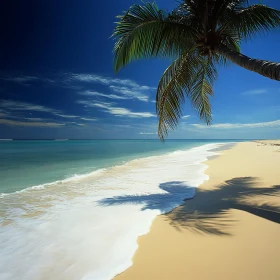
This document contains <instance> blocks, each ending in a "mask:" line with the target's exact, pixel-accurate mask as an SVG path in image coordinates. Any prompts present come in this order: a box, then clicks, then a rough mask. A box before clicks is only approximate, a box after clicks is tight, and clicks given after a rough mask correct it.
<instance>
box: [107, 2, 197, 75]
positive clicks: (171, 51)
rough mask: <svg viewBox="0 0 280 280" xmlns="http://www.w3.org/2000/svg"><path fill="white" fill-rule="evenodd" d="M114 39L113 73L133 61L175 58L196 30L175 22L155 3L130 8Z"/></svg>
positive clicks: (122, 18)
mask: <svg viewBox="0 0 280 280" xmlns="http://www.w3.org/2000/svg"><path fill="white" fill-rule="evenodd" d="M118 18H119V19H120V21H119V22H117V26H116V28H115V31H114V33H113V35H112V36H113V37H115V38H116V39H117V42H116V44H115V47H114V53H115V56H114V66H115V71H118V70H119V69H120V68H122V67H124V66H125V65H127V64H128V63H129V62H131V61H132V60H136V59H141V58H150V57H156V56H169V57H170V56H171V57H178V55H180V54H181V53H182V50H183V49H185V48H187V47H188V46H189V45H190V44H191V43H192V42H193V40H194V38H195V36H196V31H195V28H193V27H191V26H186V25H183V24H180V23H177V22H175V21H174V20H173V19H172V17H168V15H167V14H165V13H164V12H163V11H162V10H159V9H158V7H157V6H156V4H155V3H145V4H144V5H142V6H141V5H133V6H132V7H130V8H129V10H128V12H127V13H125V14H124V15H122V16H119V17H118Z"/></svg>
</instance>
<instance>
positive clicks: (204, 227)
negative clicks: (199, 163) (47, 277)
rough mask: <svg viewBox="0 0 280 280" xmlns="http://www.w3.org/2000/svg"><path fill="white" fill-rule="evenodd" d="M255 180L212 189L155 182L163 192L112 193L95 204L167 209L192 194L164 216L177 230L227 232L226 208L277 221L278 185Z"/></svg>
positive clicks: (239, 180)
mask: <svg viewBox="0 0 280 280" xmlns="http://www.w3.org/2000/svg"><path fill="white" fill-rule="evenodd" d="M257 183H258V178H256V177H241V178H233V179H231V180H227V181H225V183H223V184H221V185H218V186H216V187H215V188H214V189H211V190H205V189H200V188H197V189H195V188H192V187H188V186H186V185H185V184H184V183H183V182H180V181H173V182H165V183H162V184H160V185H159V187H160V188H161V189H162V190H164V191H165V193H162V194H150V195H149V194H147V195H132V196H131V195H127V196H116V197H112V198H106V199H103V200H101V201H99V204H100V205H103V206H112V205H120V204H141V205H142V204H143V205H144V206H143V207H142V210H147V209H158V210H160V211H161V212H167V211H170V210H171V209H172V208H173V207H174V206H176V205H178V199H180V198H182V196H184V197H194V198H193V199H187V200H186V201H185V203H184V204H183V205H182V206H180V207H178V208H176V209H174V210H173V211H171V212H170V213H168V214H167V215H165V219H166V220H167V221H168V222H169V223H170V224H171V225H172V226H174V227H175V228H176V229H177V230H183V229H188V230H190V231H192V232H195V233H198V234H214V235H231V232H230V229H231V227H233V226H234V224H235V222H237V221H235V220H233V219H232V218H231V214H230V211H229V210H230V209H238V210H242V211H246V212H248V213H251V214H253V215H256V216H258V217H261V218H264V219H267V220H269V221H272V222H276V223H280V203H272V202H271V201H272V200H271V197H275V198H278V197H280V185H275V186H271V187H265V188H263V187H256V185H257ZM194 194H195V196H194ZM278 202H279V201H278Z"/></svg>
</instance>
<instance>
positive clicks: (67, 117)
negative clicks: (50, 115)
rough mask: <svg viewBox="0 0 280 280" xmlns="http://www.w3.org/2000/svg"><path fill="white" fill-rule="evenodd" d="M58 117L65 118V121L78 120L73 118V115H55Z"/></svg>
mask: <svg viewBox="0 0 280 280" xmlns="http://www.w3.org/2000/svg"><path fill="white" fill-rule="evenodd" d="M55 115H56V116H58V117H61V118H65V119H75V118H80V116H75V115H65V114H55Z"/></svg>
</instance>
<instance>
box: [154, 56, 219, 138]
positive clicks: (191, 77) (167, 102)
mask: <svg viewBox="0 0 280 280" xmlns="http://www.w3.org/2000/svg"><path fill="white" fill-rule="evenodd" d="M216 78H217V71H216V68H215V67H214V63H213V61H212V60H211V59H207V60H205V58H204V57H202V56H199V55H197V53H196V52H191V53H187V54H183V55H181V56H180V57H179V58H178V59H176V60H175V61H174V62H173V63H172V64H171V65H170V66H169V67H168V68H167V69H166V70H165V72H164V74H163V75H162V77H161V79H160V82H159V85H158V90H157V96H156V109H157V115H158V135H159V138H160V139H161V140H162V141H163V140H164V138H165V137H166V136H167V135H168V132H169V130H171V129H172V130H173V129H175V128H176V127H177V125H178V123H179V119H180V117H181V116H182V110H181V106H182V105H183V103H184V101H185V97H187V98H188V99H189V100H190V101H191V103H192V105H193V107H194V108H195V109H196V110H197V111H198V114H199V116H200V118H201V119H202V120H203V121H205V122H206V123H207V124H210V123H211V120H212V116H211V106H210V99H209V97H210V96H211V95H213V89H212V84H213V83H214V81H215V79H216Z"/></svg>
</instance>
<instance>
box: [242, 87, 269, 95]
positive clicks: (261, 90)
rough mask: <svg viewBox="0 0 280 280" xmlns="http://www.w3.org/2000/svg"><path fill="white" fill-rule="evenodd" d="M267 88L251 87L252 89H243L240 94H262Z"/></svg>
mask: <svg viewBox="0 0 280 280" xmlns="http://www.w3.org/2000/svg"><path fill="white" fill-rule="evenodd" d="M267 91H268V90H267V89H264V88H263V89H262V88H260V89H252V90H247V91H244V92H242V94H245V95H256V94H263V93H266V92H267Z"/></svg>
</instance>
